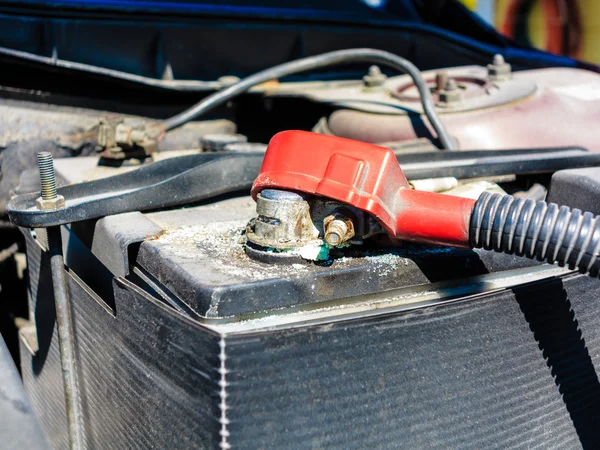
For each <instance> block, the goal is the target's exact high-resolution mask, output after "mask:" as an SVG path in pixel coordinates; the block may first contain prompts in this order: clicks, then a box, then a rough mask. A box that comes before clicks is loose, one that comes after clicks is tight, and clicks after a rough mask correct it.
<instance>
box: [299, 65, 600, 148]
mask: <svg viewBox="0 0 600 450" xmlns="http://www.w3.org/2000/svg"><path fill="white" fill-rule="evenodd" d="M514 79H520V80H523V81H530V82H534V83H535V84H536V85H537V87H538V89H537V91H536V92H535V94H533V95H531V96H529V97H527V98H525V99H522V100H521V101H516V102H510V103H507V104H505V105H502V106H494V107H485V108H479V109H474V110H471V111H464V112H457V113H453V112H447V113H445V114H443V122H444V125H445V126H446V128H447V129H448V132H449V133H450V134H451V135H452V136H453V137H454V138H456V139H457V141H458V144H459V148H460V149H461V150H472V149H481V150H483V149H502V148H525V147H530V148H537V147H543V146H564V145H580V146H583V147H586V148H589V149H590V150H591V151H599V150H600V149H599V148H598V145H597V138H596V136H595V133H594V124H595V123H596V121H597V120H598V117H600V102H599V101H598V100H597V98H598V95H597V93H598V92H599V91H600V75H598V74H597V73H594V72H590V71H586V70H578V69H561V68H553V69H540V70H531V71H523V72H518V73H515V74H514ZM297 95H302V94H301V91H300V90H299V91H298V94H297ZM363 100H365V102H364V103H365V104H368V103H369V102H368V98H363ZM357 104H362V102H355V104H353V105H349V106H352V107H347V108H345V109H339V110H338V111H335V112H333V113H332V114H331V115H330V116H329V117H328V119H327V123H326V124H321V125H320V128H321V129H326V130H329V132H330V133H332V134H334V135H336V136H341V137H347V138H351V139H357V140H361V141H365V142H371V143H379V142H388V141H402V140H406V139H415V138H422V137H426V138H430V139H433V138H434V133H433V130H432V129H431V126H430V125H429V123H428V122H427V120H425V119H424V118H423V116H422V115H421V113H420V112H419V111H418V110H415V109H413V108H412V107H411V108H410V111H409V112H411V113H410V114H406V112H407V111H406V107H402V106H401V104H400V102H399V101H398V100H397V99H396V98H395V97H393V96H389V97H388V98H387V99H386V100H385V103H384V104H385V108H386V111H385V112H384V111H378V112H377V113H374V112H372V111H367V110H365V108H363V107H356V105H357ZM415 106H416V104H415ZM440 109H441V108H440Z"/></svg>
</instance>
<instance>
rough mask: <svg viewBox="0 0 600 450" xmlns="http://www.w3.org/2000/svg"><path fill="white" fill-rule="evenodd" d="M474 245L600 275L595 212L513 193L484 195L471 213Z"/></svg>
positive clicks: (599, 228) (599, 233)
mask: <svg viewBox="0 0 600 450" xmlns="http://www.w3.org/2000/svg"><path fill="white" fill-rule="evenodd" d="M469 239H470V244H471V246H472V247H473V248H484V249H486V250H495V251H497V252H504V253H509V254H515V255H517V256H525V257H527V258H530V259H537V260H538V261H545V262H548V263H550V264H554V263H558V265H560V266H568V267H569V268H570V269H576V268H577V269H579V271H580V272H581V273H588V274H589V275H591V276H593V277H597V276H598V273H599V271H600V258H598V252H599V251H600V219H599V216H594V215H593V214H592V213H590V212H582V211H581V210H579V209H571V208H569V207H567V206H558V205H556V204H555V203H549V204H548V203H546V202H543V201H535V200H531V199H522V198H516V197H512V196H510V195H501V194H491V193H489V192H484V193H483V194H481V196H480V197H479V199H478V200H477V202H476V203H475V206H474V208H473V212H472V214H471V222H470V230H469Z"/></svg>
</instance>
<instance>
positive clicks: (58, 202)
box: [35, 195, 65, 211]
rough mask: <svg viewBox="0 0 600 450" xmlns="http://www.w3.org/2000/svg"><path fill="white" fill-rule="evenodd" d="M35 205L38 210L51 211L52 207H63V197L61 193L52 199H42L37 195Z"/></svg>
mask: <svg viewBox="0 0 600 450" xmlns="http://www.w3.org/2000/svg"><path fill="white" fill-rule="evenodd" d="M35 206H37V209H39V210H40V211H52V210H54V209H60V208H64V206H65V198H64V197H63V196H62V195H57V196H56V198H53V199H52V200H44V199H43V198H42V197H38V198H37V199H36V201H35Z"/></svg>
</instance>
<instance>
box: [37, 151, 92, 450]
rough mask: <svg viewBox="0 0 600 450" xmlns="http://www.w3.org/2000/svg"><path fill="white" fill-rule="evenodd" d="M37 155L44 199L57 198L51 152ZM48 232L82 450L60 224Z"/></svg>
mask: <svg viewBox="0 0 600 450" xmlns="http://www.w3.org/2000/svg"><path fill="white" fill-rule="evenodd" d="M37 157H38V165H39V169H40V181H41V183H42V199H43V200H45V201H52V200H55V199H57V198H58V195H57V190H56V177H55V174H54V163H53V161H52V155H51V154H50V153H48V152H41V153H38V155H37ZM46 233H47V240H48V251H49V252H50V270H51V273H52V287H53V290H54V303H55V307H56V323H57V327H58V341H59V346H60V361H61V366H62V375H63V385H64V390H65V403H66V407H67V421H68V426H69V444H70V447H71V449H74V450H79V449H82V448H83V423H82V414H81V402H80V395H79V383H78V379H77V364H76V358H75V336H74V332H73V321H72V318H71V302H70V300H69V292H68V287H67V278H66V273H65V269H64V258H63V252H62V238H61V234H60V226H56V227H49V228H47V230H46Z"/></svg>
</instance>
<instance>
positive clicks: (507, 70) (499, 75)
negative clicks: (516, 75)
mask: <svg viewBox="0 0 600 450" xmlns="http://www.w3.org/2000/svg"><path fill="white" fill-rule="evenodd" d="M487 69H488V78H489V79H490V80H492V81H505V80H510V79H511V77H512V73H511V72H512V68H511V65H510V64H509V63H507V62H506V61H504V57H503V56H502V55H501V54H499V53H498V54H496V55H494V61H493V62H492V64H488V66H487Z"/></svg>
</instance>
